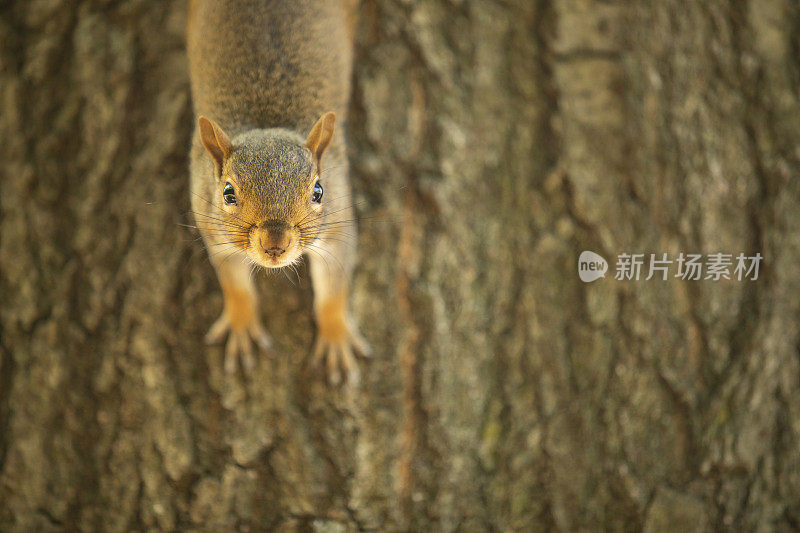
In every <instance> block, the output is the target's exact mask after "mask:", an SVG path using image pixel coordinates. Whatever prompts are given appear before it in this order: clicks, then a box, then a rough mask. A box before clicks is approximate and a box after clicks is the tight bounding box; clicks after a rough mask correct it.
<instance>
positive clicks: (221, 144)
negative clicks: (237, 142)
mask: <svg viewBox="0 0 800 533" xmlns="http://www.w3.org/2000/svg"><path fill="white" fill-rule="evenodd" d="M197 124H198V126H200V140H201V141H203V146H205V147H206V150H208V153H209V154H211V157H212V159H214V166H215V167H216V168H217V174H218V175H219V174H221V173H222V162H223V161H224V160H225V158H226V157H228V156H229V155H231V152H233V144H231V140H230V139H229V138H228V135H226V134H225V132H224V131H222V128H220V127H219V125H218V124H217V123H216V122H214V121H213V120H210V119H207V118H206V117H200V118H199V119H197Z"/></svg>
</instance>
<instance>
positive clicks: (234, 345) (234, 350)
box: [206, 312, 272, 374]
mask: <svg viewBox="0 0 800 533" xmlns="http://www.w3.org/2000/svg"><path fill="white" fill-rule="evenodd" d="M225 335H227V336H228V341H227V342H226V343H225V362H224V368H225V372H226V373H228V374H233V373H234V372H235V371H236V360H237V358H238V359H240V360H241V362H242V367H243V368H244V369H245V370H246V371H250V370H253V369H254V368H255V366H256V358H255V351H254V350H253V341H255V343H256V345H257V346H258V347H259V348H261V349H262V350H264V351H266V350H268V349H269V348H270V347H271V346H272V340H271V339H270V337H269V334H268V333H267V332H266V330H265V329H264V328H263V327H262V326H261V324H259V323H258V322H255V321H254V322H252V323H250V325H248V326H247V327H246V328H244V329H233V328H232V327H231V324H230V321H229V320H228V317H227V315H226V314H225V313H224V312H223V313H222V315H221V316H220V317H219V318H218V319H217V321H216V322H214V324H213V325H212V326H211V328H210V329H209V330H208V333H207V334H206V343H208V344H218V343H220V342H222V339H224V338H225Z"/></svg>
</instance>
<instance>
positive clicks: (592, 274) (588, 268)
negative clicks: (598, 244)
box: [578, 250, 608, 283]
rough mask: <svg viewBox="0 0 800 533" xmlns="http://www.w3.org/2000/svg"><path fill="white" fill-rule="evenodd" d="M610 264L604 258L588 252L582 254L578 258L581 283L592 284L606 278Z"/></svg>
mask: <svg viewBox="0 0 800 533" xmlns="http://www.w3.org/2000/svg"><path fill="white" fill-rule="evenodd" d="M607 270H608V263H607V262H606V260H605V259H603V257H602V256H600V255H597V254H596V253H594V252H590V251H588V250H586V251H584V252H581V256H580V257H579V258H578V276H580V278H581V281H584V282H586V283H590V282H592V281H595V280H597V279H600V278H604V277H606V271H607Z"/></svg>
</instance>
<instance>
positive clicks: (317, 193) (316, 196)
mask: <svg viewBox="0 0 800 533" xmlns="http://www.w3.org/2000/svg"><path fill="white" fill-rule="evenodd" d="M322 192H323V191H322V185H320V183H319V182H316V183H315V184H314V191H313V192H312V193H311V201H312V202H314V203H315V204H318V203H321V202H322Z"/></svg>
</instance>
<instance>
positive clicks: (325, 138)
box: [306, 112, 336, 165]
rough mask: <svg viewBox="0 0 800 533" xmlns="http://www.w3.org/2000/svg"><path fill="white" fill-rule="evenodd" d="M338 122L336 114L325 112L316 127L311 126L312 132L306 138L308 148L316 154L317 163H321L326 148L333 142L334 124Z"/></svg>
mask: <svg viewBox="0 0 800 533" xmlns="http://www.w3.org/2000/svg"><path fill="white" fill-rule="evenodd" d="M335 123H336V115H334V114H333V113H330V112H329V113H325V114H324V115H322V117H320V119H319V120H318V121H317V123H316V124H314V127H313V128H311V133H309V134H308V139H306V148H308V149H309V150H311V153H312V154H314V159H316V161H317V165H319V164H320V161H321V160H322V154H324V153H325V149H326V148H327V147H328V145H329V144H330V143H331V139H333V125H334V124H335Z"/></svg>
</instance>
